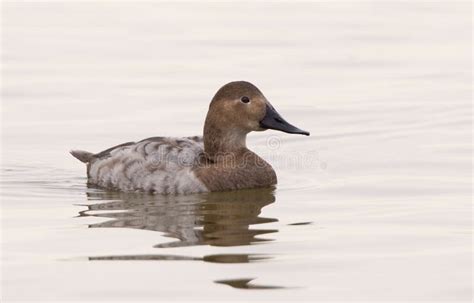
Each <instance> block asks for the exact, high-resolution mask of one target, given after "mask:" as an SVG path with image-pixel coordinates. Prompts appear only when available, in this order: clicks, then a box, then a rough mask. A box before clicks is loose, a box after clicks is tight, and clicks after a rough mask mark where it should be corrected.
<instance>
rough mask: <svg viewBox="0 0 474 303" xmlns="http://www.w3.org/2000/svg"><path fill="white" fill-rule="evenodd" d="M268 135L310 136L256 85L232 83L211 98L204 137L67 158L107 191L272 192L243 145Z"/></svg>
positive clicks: (265, 170)
mask: <svg viewBox="0 0 474 303" xmlns="http://www.w3.org/2000/svg"><path fill="white" fill-rule="evenodd" d="M269 129H271V130H277V131H282V132H285V133H289V134H301V135H306V136H309V135H310V133H309V132H307V131H304V130H302V129H299V128H298V127H296V126H294V125H292V124H290V123H288V122H287V121H286V120H285V119H283V118H282V116H281V115H280V114H279V113H278V112H277V111H276V110H275V108H274V107H273V106H272V104H271V103H270V102H269V101H268V100H267V98H266V97H265V96H264V95H263V93H262V92H261V91H260V90H259V89H258V88H257V87H256V86H255V85H253V84H252V83H250V82H247V81H233V82H230V83H227V84H225V85H224V86H222V87H221V88H220V89H219V90H218V91H217V92H216V93H215V95H214V97H213V98H212V100H211V103H210V105H209V110H208V113H207V116H206V119H205V122H204V130H203V135H202V136H190V137H151V138H147V139H143V140H141V141H138V142H126V143H122V144H119V145H116V146H113V147H111V148H108V149H106V150H104V151H101V152H99V153H91V152H87V151H83V150H71V151H70V153H71V154H72V156H74V157H75V158H77V159H78V160H79V161H81V162H83V163H85V164H86V165H87V184H88V185H90V186H94V187H98V188H103V189H106V190H115V191H122V192H149V193H153V194H163V195H169V194H194V193H203V192H221V191H233V190H240V189H249V188H263V187H275V186H276V184H277V176H276V173H275V170H274V169H273V168H272V166H271V165H270V164H269V163H267V162H266V161H265V160H264V159H262V158H261V157H259V156H258V155H257V154H256V153H254V152H252V151H251V150H249V149H248V148H247V145H246V141H247V135H248V134H249V133H250V132H253V131H257V132H259V131H266V130H269Z"/></svg>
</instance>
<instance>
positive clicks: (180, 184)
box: [88, 137, 208, 194]
mask: <svg viewBox="0 0 474 303" xmlns="http://www.w3.org/2000/svg"><path fill="white" fill-rule="evenodd" d="M202 153H203V143H202V139H201V138H200V137H188V138H163V137H154V138H149V139H145V140H142V141H140V142H138V143H127V144H123V145H119V146H117V147H115V148H111V149H108V150H105V151H103V152H101V153H98V154H96V157H95V158H96V159H94V160H93V161H92V162H91V163H90V165H89V168H88V177H89V183H92V184H95V185H98V186H101V187H106V188H114V189H119V190H122V191H137V190H139V191H149V192H154V193H159V194H180V193H181V194H187V193H196V192H205V191H208V190H207V188H206V186H205V185H204V184H203V183H202V182H201V181H200V180H199V179H198V178H197V177H196V175H195V174H194V170H193V168H195V167H196V166H197V165H198V163H199V159H200V157H201V155H202Z"/></svg>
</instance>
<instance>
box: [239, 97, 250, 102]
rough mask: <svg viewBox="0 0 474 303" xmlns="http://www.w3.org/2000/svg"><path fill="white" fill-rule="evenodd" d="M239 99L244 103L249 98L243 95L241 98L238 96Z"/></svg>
mask: <svg viewBox="0 0 474 303" xmlns="http://www.w3.org/2000/svg"><path fill="white" fill-rule="evenodd" d="M240 101H242V102H244V103H249V102H250V99H249V97H246V96H243V97H242V98H240Z"/></svg>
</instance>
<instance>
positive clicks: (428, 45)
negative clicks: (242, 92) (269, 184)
mask: <svg viewBox="0 0 474 303" xmlns="http://www.w3.org/2000/svg"><path fill="white" fill-rule="evenodd" d="M2 25H3V31H2V38H3V59H2V61H3V67H2V75H3V91H2V212H1V218H2V244H1V245H2V246H1V247H2V256H1V260H2V262H1V263H2V295H1V296H2V299H3V300H5V301H7V300H27V301H28V300H30V301H33V300H47V301H51V300H60V301H66V300H70V301H73V300H84V301H102V300H110V301H117V300H121V301H140V300H155V301H156V300H159V301H167V300H188V301H189V300H199V301H223V300H240V301H246V302H247V301H259V300H263V301H295V300H303V299H305V300H308V301H313V302H314V301H316V300H344V301H346V300H362V301H365V300H377V301H391V300H399V301H404V300H412V301H413V300H415V301H416V300H447V301H454V300H461V301H469V300H470V299H471V297H472V273H471V269H472V260H471V257H472V248H471V247H472V246H471V243H472V242H471V237H472V217H471V214H472V212H471V210H472V209H471V207H472V205H471V197H472V196H471V195H472V192H471V157H472V146H471V143H472V141H471V139H472V137H471V134H472V133H471V126H472V124H471V123H472V109H471V9H470V3H468V2H465V3H462V2H457V3H448V2H446V3H423V2H419V3H413V2H378V3H367V2H355V3H329V2H315V3H290V2H288V3H285V2H282V3H258V4H250V3H247V4H245V3H243V4H237V3H226V4H216V3H212V2H200V3H171V2H161V3H160V2H157V3H153V2H139V3H135V2H131V1H130V2H120V3H106V2H103V3H101V2H68V3H66V2H64V3H63V2H35V3H15V2H7V3H4V5H3V15H2ZM241 79H243V80H248V81H251V82H253V83H255V84H256V85H257V86H258V87H260V88H261V90H262V91H263V92H264V94H265V95H266V96H267V98H268V99H269V100H270V101H271V102H272V103H273V105H274V106H275V107H276V108H277V109H278V110H279V112H280V113H281V114H282V115H283V116H284V117H285V118H286V119H287V120H288V121H289V122H291V123H294V124H295V125H297V126H299V127H301V128H303V129H306V130H308V131H310V132H311V134H312V136H311V137H304V136H293V135H287V134H282V133H277V132H273V131H267V132H264V133H259V134H252V135H251V136H250V137H249V143H248V144H249V146H250V147H251V148H252V149H253V150H255V151H256V152H257V153H259V154H260V155H262V156H263V157H264V158H266V159H267V160H268V161H269V162H270V163H272V165H273V166H274V168H275V170H276V171H277V175H278V178H279V184H278V186H277V188H276V189H263V190H249V191H242V192H233V193H213V194H204V195H190V196H182V197H172V196H169V197H160V196H147V195H141V194H119V193H110V192H104V191H102V190H100V189H96V188H88V187H87V186H86V179H85V168H84V166H83V165H82V163H79V162H78V161H77V160H75V159H73V158H72V157H71V156H70V155H69V154H68V150H69V149H71V148H80V149H85V150H90V151H96V152H97V151H100V150H103V149H105V148H107V147H110V146H112V145H115V144H118V143H122V142H127V141H132V140H140V139H143V138H146V137H151V136H156V135H165V136H166V135H171V136H190V135H195V134H200V133H201V129H202V124H203V121H204V117H205V114H206V110H207V106H208V102H209V101H210V99H211V97H212V95H213V94H214V92H215V91H216V90H217V89H218V88H219V87H220V86H221V85H223V84H224V83H226V82H228V81H232V80H241Z"/></svg>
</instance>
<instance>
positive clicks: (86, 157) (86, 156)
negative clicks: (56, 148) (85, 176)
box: [70, 150, 94, 163]
mask: <svg viewBox="0 0 474 303" xmlns="http://www.w3.org/2000/svg"><path fill="white" fill-rule="evenodd" d="M70 153H71V155H73V156H74V157H75V158H76V159H78V160H79V161H81V162H84V163H89V162H90V161H91V160H92V158H94V154H93V153H90V152H86V151H83V150H71V151H70Z"/></svg>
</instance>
